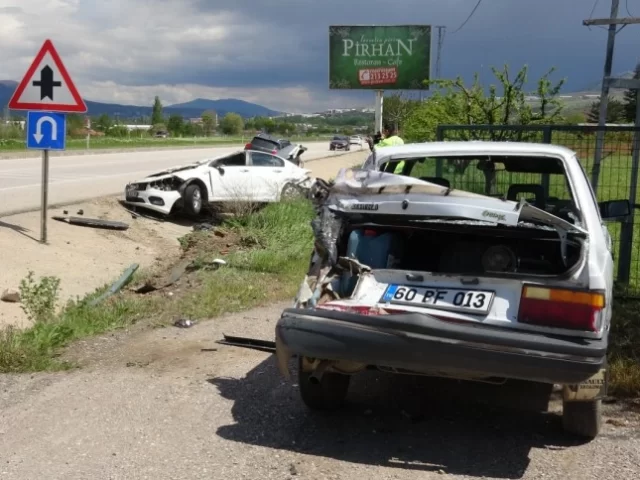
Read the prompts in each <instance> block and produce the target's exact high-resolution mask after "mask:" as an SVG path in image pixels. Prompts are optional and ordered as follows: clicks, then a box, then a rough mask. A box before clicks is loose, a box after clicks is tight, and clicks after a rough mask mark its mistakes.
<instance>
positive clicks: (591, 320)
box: [518, 285, 605, 332]
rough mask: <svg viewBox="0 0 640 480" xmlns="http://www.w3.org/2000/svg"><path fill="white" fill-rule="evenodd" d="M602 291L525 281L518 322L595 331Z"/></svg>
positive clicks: (597, 328)
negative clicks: (562, 287) (570, 288)
mask: <svg viewBox="0 0 640 480" xmlns="http://www.w3.org/2000/svg"><path fill="white" fill-rule="evenodd" d="M604 304H605V302H604V294H603V293H602V292H596V291H576V290H566V289H558V288H545V287H538V286H533V285H525V286H524V287H523V288H522V298H521V299H520V309H519V311H518V322H520V323H528V324H531V325H540V326H544V327H554V328H566V329H570V330H583V331H588V332H597V331H598V330H599V328H600V312H601V311H602V309H603V308H604Z"/></svg>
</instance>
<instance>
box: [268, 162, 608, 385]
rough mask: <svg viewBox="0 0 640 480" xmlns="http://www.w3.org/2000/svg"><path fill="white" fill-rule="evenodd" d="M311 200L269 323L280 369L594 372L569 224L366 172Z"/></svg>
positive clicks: (603, 345)
mask: <svg viewBox="0 0 640 480" xmlns="http://www.w3.org/2000/svg"><path fill="white" fill-rule="evenodd" d="M312 192H313V195H312V198H313V199H314V201H315V203H316V208H317V217H316V218H315V219H314V221H313V223H312V227H313V230H314V234H315V239H316V241H315V248H314V252H313V256H312V259H311V262H310V267H309V271H308V273H307V275H306V277H305V279H304V281H303V282H302V284H301V286H300V290H299V292H298V294H297V297H296V303H295V306H294V308H290V309H286V310H285V311H284V312H283V313H282V316H281V318H280V320H279V322H278V324H277V327H276V353H277V357H278V362H279V367H280V369H281V371H282V372H283V373H284V374H285V375H288V374H289V369H288V365H289V360H290V358H291V357H293V356H297V357H298V358H299V367H300V369H301V370H304V371H306V372H307V373H308V378H309V379H310V381H312V380H314V379H315V381H316V382H317V381H319V378H320V377H321V376H323V375H326V374H331V375H335V374H339V375H345V374H346V375H348V374H352V373H356V372H358V371H360V370H363V369H365V368H371V367H373V368H377V369H380V370H385V371H391V372H396V373H413V374H421V375H433V376H441V377H453V378H459V379H467V380H484V381H487V380H488V379H495V378H501V379H505V378H506V379H521V380H527V381H534V382H543V383H557V384H576V383H580V382H583V381H585V380H586V379H589V378H590V377H592V376H593V375H595V374H597V373H598V372H599V371H600V370H601V369H602V367H603V364H604V362H605V357H606V349H607V340H606V335H605V322H604V317H603V306H604V292H602V291H601V290H600V289H598V288H594V285H593V284H590V276H589V261H588V259H589V235H588V233H587V231H586V230H585V229H584V228H582V227H581V226H580V224H579V223H575V224H572V223H570V222H567V221H565V220H563V219H561V218H558V217H555V216H553V215H550V214H548V213H547V212H544V211H542V210H539V209H537V208H535V207H533V206H531V205H529V204H527V203H526V202H525V201H520V202H516V201H507V200H503V199H497V198H492V197H488V196H484V195H480V194H475V193H471V192H466V191H460V190H453V189H451V188H448V187H443V186H441V185H436V184H434V183H430V182H427V181H422V180H418V179H413V178H407V177H402V176H397V175H392V174H388V173H384V172H376V171H372V170H369V171H364V170H343V171H341V172H340V174H339V175H338V178H337V179H336V181H335V183H334V184H332V185H330V184H327V183H326V182H323V183H321V184H316V185H315V186H314V189H312ZM576 337H578V338H579V341H576ZM301 389H302V386H301ZM303 396H304V392H303Z"/></svg>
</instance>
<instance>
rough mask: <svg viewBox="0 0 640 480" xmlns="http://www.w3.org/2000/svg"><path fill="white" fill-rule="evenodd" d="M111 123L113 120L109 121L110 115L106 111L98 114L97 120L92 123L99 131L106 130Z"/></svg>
mask: <svg viewBox="0 0 640 480" xmlns="http://www.w3.org/2000/svg"><path fill="white" fill-rule="evenodd" d="M112 125H113V122H112V121H111V117H109V115H107V114H106V113H103V114H102V115H100V116H99V117H98V120H96V121H95V122H94V123H93V126H94V128H95V129H96V130H98V131H100V132H107V131H108V130H109V129H110V128H111V126H112Z"/></svg>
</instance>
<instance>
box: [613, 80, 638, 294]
mask: <svg viewBox="0 0 640 480" xmlns="http://www.w3.org/2000/svg"><path fill="white" fill-rule="evenodd" d="M639 93H640V90H636V123H635V125H636V126H635V127H634V130H633V144H632V145H633V146H632V150H631V180H630V182H629V203H631V213H630V214H629V215H627V217H626V218H625V219H624V220H623V221H622V225H621V226H620V255H619V256H618V281H619V282H620V283H624V284H628V283H629V278H630V276H631V275H630V274H631V254H632V249H633V223H634V222H633V220H634V215H635V208H634V205H635V204H636V195H637V192H638V158H639V156H640V103H637V101H638V98H639V97H640V94H639Z"/></svg>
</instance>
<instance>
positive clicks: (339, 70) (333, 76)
mask: <svg viewBox="0 0 640 480" xmlns="http://www.w3.org/2000/svg"><path fill="white" fill-rule="evenodd" d="M430 66H431V26H429V25H386V26H331V27H329V88H330V89H345V90H426V89H428V87H425V86H424V85H423V84H422V82H423V81H424V80H428V79H429V74H430V70H431V69H430Z"/></svg>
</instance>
